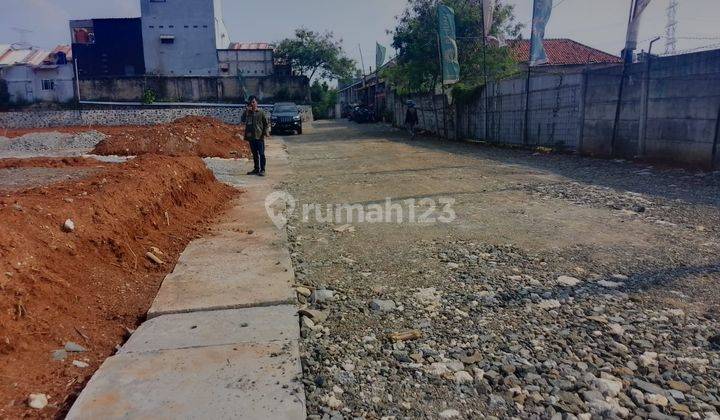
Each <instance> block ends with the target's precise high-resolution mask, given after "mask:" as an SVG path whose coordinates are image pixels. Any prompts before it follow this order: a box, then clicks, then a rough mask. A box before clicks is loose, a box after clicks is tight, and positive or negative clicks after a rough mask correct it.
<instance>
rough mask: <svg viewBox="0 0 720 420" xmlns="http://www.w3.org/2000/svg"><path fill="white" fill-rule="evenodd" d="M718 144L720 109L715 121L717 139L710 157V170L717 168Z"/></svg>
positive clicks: (719, 139) (719, 140) (719, 141)
mask: <svg viewBox="0 0 720 420" xmlns="http://www.w3.org/2000/svg"><path fill="white" fill-rule="evenodd" d="M718 143H720V107H719V108H718V116H717V119H716V120H715V138H714V139H713V148H712V154H711V155H710V170H713V171H714V170H715V169H716V168H717V164H718V162H717V160H718V158H717V157H718Z"/></svg>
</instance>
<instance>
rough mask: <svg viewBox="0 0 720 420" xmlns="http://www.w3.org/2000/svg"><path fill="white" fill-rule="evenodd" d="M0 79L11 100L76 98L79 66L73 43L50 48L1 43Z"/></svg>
mask: <svg viewBox="0 0 720 420" xmlns="http://www.w3.org/2000/svg"><path fill="white" fill-rule="evenodd" d="M0 79H3V80H5V82H6V83H7V86H8V91H9V93H10V102H14V103H23V102H24V103H35V102H68V101H72V100H73V99H74V98H75V80H74V79H75V70H74V67H73V64H72V52H71V49H70V47H69V46H58V47H57V48H55V49H54V50H53V51H46V50H41V49H36V48H32V47H26V46H19V45H6V44H0Z"/></svg>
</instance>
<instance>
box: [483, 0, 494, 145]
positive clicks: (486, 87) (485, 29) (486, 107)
mask: <svg viewBox="0 0 720 420" xmlns="http://www.w3.org/2000/svg"><path fill="white" fill-rule="evenodd" d="M481 4H482V5H483V8H482V20H483V21H482V39H483V73H484V76H485V134H484V139H483V140H485V141H488V133H489V132H490V131H489V129H488V111H489V109H488V108H489V104H490V102H489V94H490V92H489V87H490V86H489V84H488V68H487V34H488V33H489V31H488V29H487V28H486V27H485V21H486V19H485V13H487V10H485V7H484V5H485V3H481ZM491 25H492V23H491Z"/></svg>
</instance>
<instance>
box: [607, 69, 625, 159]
mask: <svg viewBox="0 0 720 420" xmlns="http://www.w3.org/2000/svg"><path fill="white" fill-rule="evenodd" d="M627 68H628V66H627V64H625V63H624V62H623V68H622V75H621V76H620V89H619V91H618V98H617V104H616V105H615V122H614V123H613V133H612V140H611V141H610V156H611V157H615V144H616V143H617V138H618V131H619V129H620V113H621V112H622V98H623V89H624V88H625V77H626V76H627Z"/></svg>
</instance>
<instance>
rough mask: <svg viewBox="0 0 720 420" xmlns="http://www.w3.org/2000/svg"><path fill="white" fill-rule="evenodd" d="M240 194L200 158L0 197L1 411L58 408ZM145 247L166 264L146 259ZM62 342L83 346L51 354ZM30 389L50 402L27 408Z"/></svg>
mask: <svg viewBox="0 0 720 420" xmlns="http://www.w3.org/2000/svg"><path fill="white" fill-rule="evenodd" d="M236 194H237V191H236V190H234V189H232V188H231V187H228V186H226V185H224V184H221V183H219V182H218V181H217V180H215V178H214V176H213V175H212V172H210V171H209V170H208V169H207V168H206V167H205V165H204V164H203V162H202V160H200V159H199V158H197V157H175V158H171V157H166V156H156V155H148V156H144V157H138V158H137V159H135V160H132V161H129V162H126V163H122V164H113V165H107V167H106V168H105V169H103V170H102V171H101V172H99V173H96V174H94V175H92V176H89V177H87V178H83V179H81V180H74V181H68V182H65V183H60V184H53V185H51V186H48V187H38V188H34V189H29V190H24V191H21V192H16V193H5V194H0V220H2V223H0V418H22V417H28V416H29V417H42V418H52V417H56V416H61V415H62V413H64V412H65V411H66V410H67V409H68V407H69V405H70V403H71V402H72V401H73V400H74V398H75V396H76V395H77V393H78V392H79V391H80V390H81V389H82V387H83V386H84V384H85V383H86V382H87V380H88V379H89V378H90V376H91V375H92V374H93V372H94V371H95V370H96V369H97V368H98V367H99V366H100V364H101V363H102V362H103V360H105V358H107V357H108V356H110V355H112V354H113V353H114V352H115V348H116V346H117V345H119V344H121V343H122V342H123V341H124V340H125V339H126V336H127V335H128V329H133V328H135V327H136V326H137V325H139V323H140V322H141V321H142V320H143V318H144V316H145V313H146V311H147V309H148V308H149V307H150V304H151V303H152V300H153V298H154V297H155V295H156V293H157V290H158V288H159V285H160V283H161V282H162V280H163V278H164V277H165V276H166V275H167V274H168V273H169V272H170V271H171V270H172V268H173V267H174V265H175V263H176V261H177V258H178V256H179V254H180V253H181V252H182V250H183V249H184V248H185V246H186V245H187V243H188V242H189V241H190V240H192V239H193V238H196V237H198V236H200V235H202V234H203V233H204V232H206V231H207V227H208V223H209V221H208V219H209V218H210V217H212V216H213V215H215V214H218V213H219V212H221V211H222V210H224V208H225V207H226V206H227V204H228V203H229V201H230V199H231V198H232V197H233V196H234V195H236ZM66 219H71V220H72V221H73V222H74V224H75V230H74V231H73V232H65V231H64V230H63V229H62V225H63V223H64V222H65V220H66ZM153 247H156V248H157V249H159V250H160V251H161V252H156V254H157V256H158V257H160V258H161V259H162V260H163V261H164V264H162V265H158V264H156V263H153V262H151V261H150V260H149V259H148V258H147V257H146V253H147V252H149V251H151V249H152V248H153ZM67 342H75V343H77V344H80V345H81V346H83V347H85V348H86V349H87V352H84V353H68V356H67V358H66V359H65V360H64V361H56V360H53V357H52V352H53V351H54V350H57V349H62V348H63V346H64V345H65V343H67ZM73 361H81V362H86V363H88V364H89V367H87V368H80V367H76V366H74V365H73ZM31 393H43V394H47V395H48V396H49V397H50V399H49V401H50V404H49V405H48V406H47V407H46V408H44V409H42V410H35V409H31V408H29V407H28V405H27V398H28V396H29V394H31Z"/></svg>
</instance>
